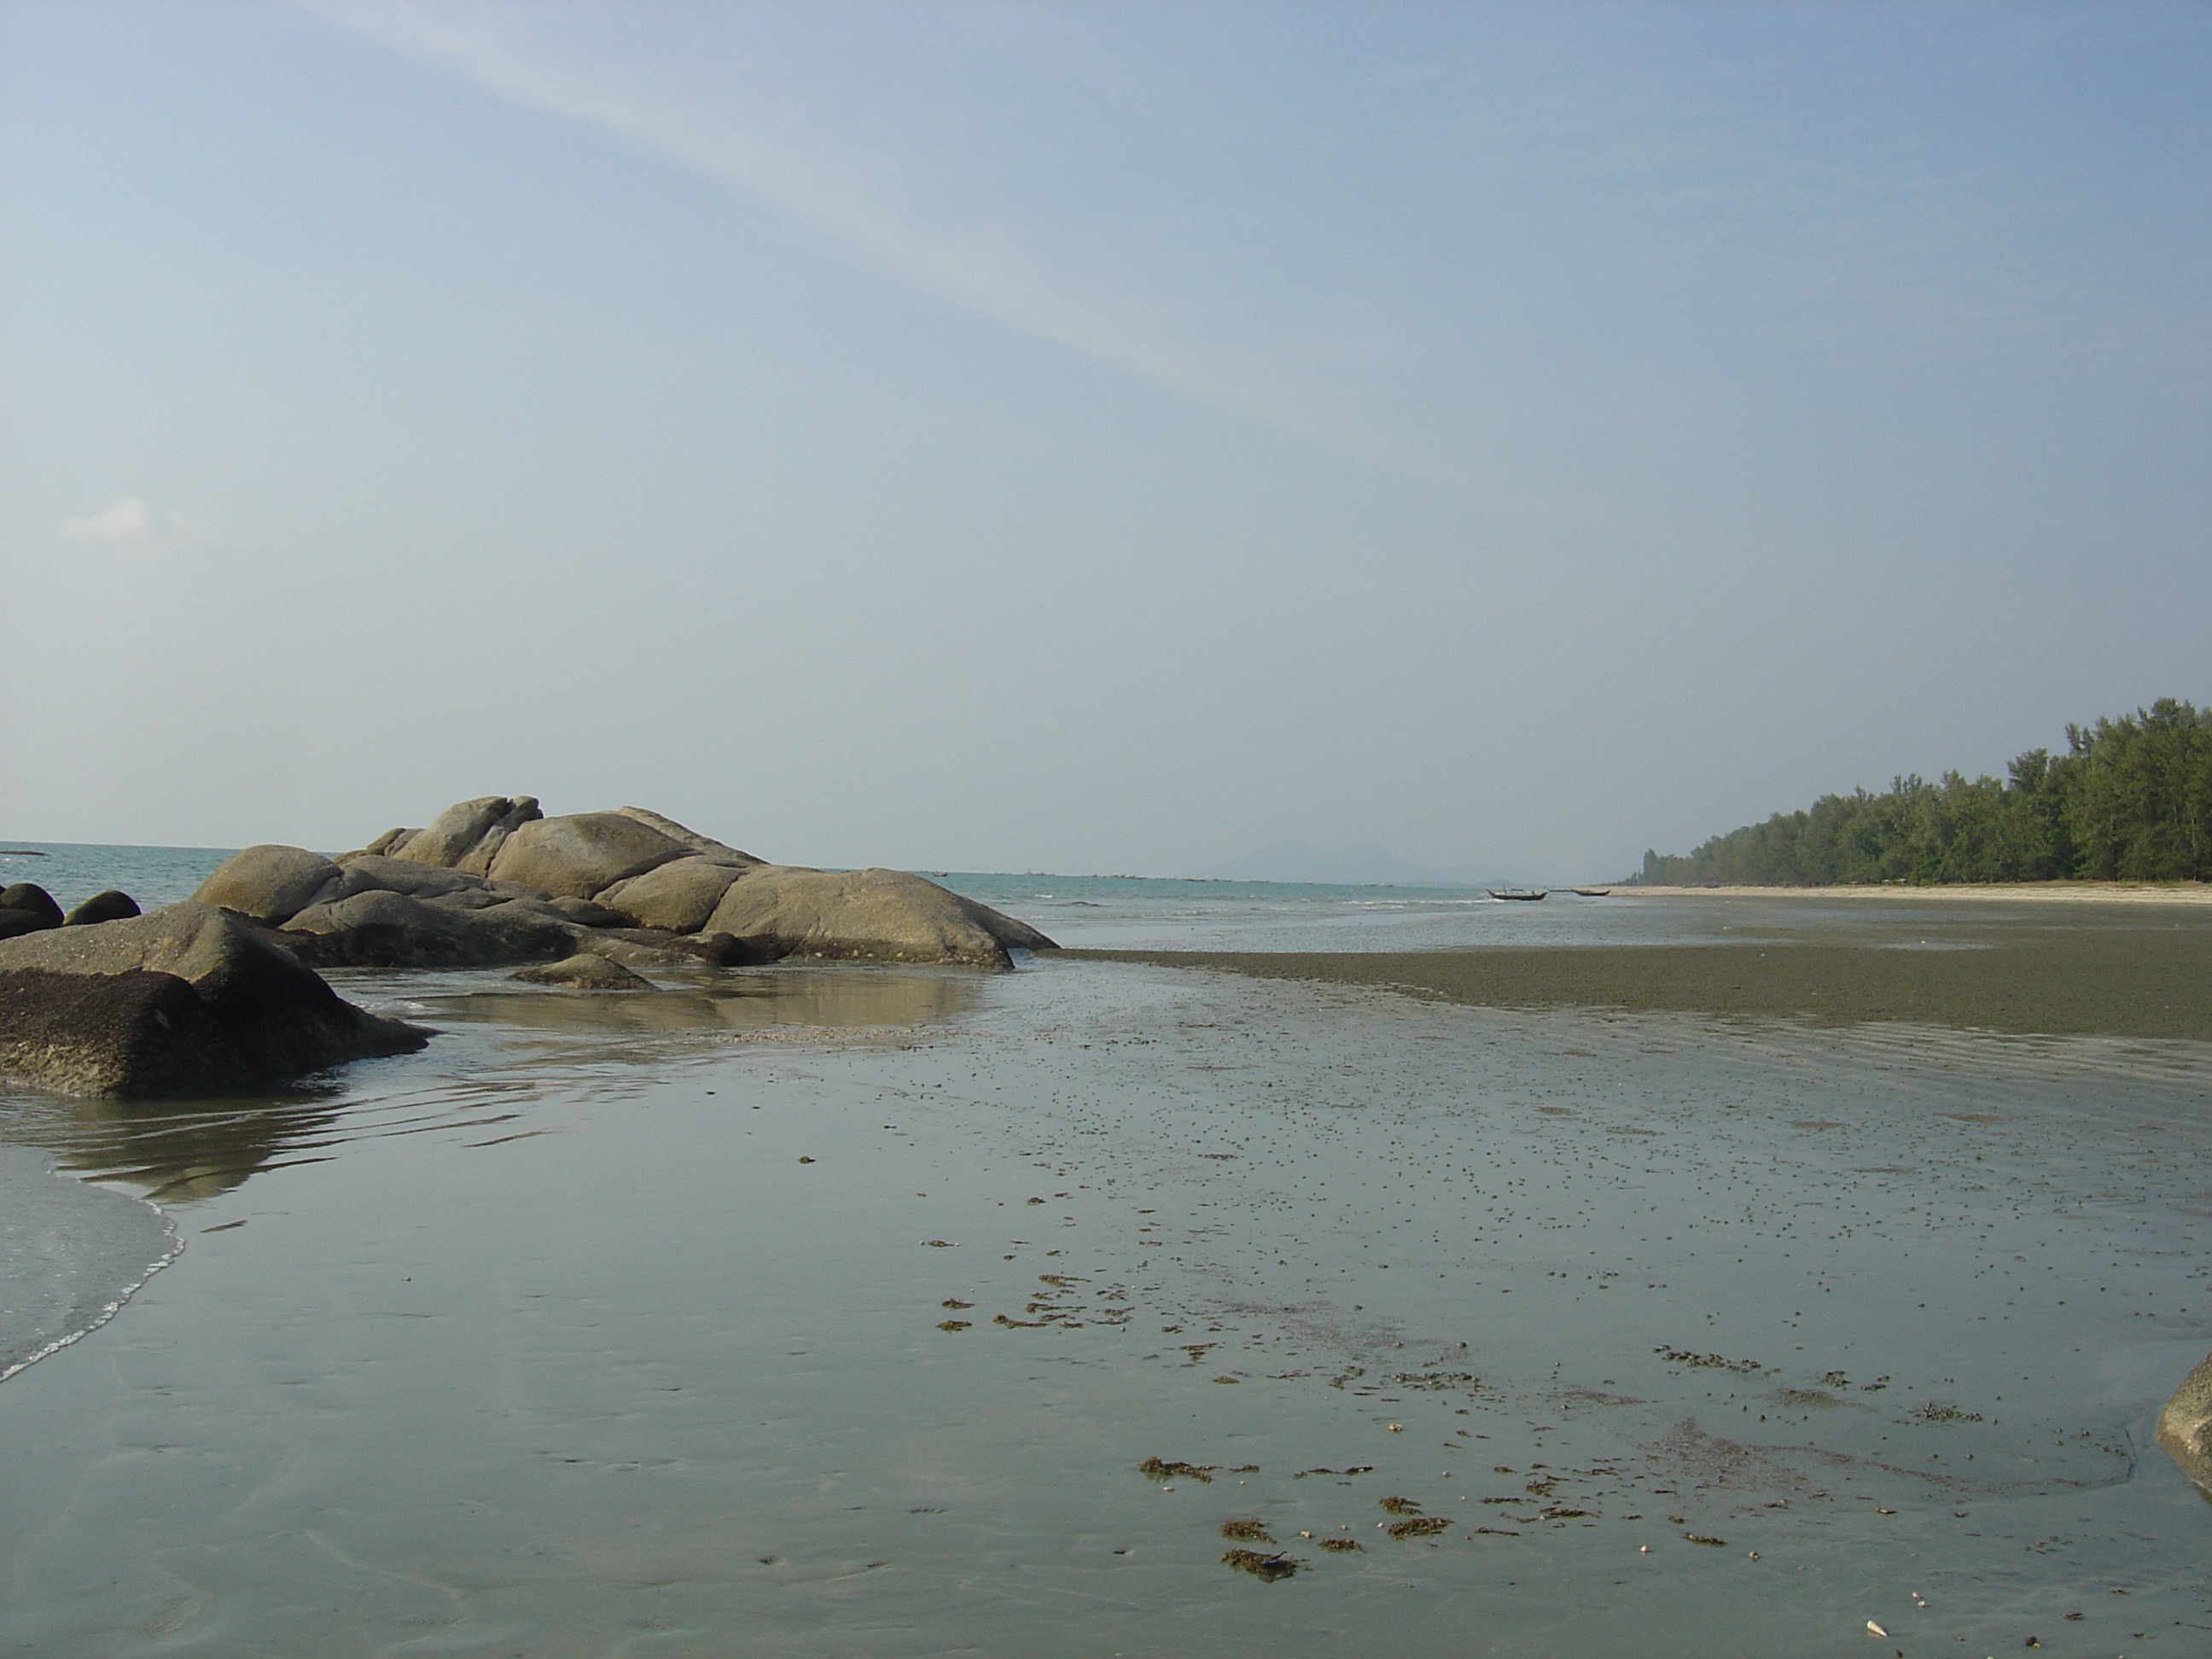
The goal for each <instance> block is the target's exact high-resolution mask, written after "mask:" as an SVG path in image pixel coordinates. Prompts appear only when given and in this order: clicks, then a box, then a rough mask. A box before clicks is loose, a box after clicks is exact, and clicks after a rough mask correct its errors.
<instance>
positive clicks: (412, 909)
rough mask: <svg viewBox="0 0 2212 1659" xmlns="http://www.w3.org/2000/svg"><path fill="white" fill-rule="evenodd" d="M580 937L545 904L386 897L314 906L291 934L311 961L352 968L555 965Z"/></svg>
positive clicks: (289, 937)
mask: <svg viewBox="0 0 2212 1659" xmlns="http://www.w3.org/2000/svg"><path fill="white" fill-rule="evenodd" d="M577 932H578V929H577V928H576V927H575V925H574V923H572V922H568V921H563V920H562V919H561V918H560V917H559V916H558V915H556V914H554V913H552V911H551V907H550V906H549V905H546V904H545V903H544V902H543V901H538V902H532V901H529V900H523V899H503V900H500V901H498V902H495V903H492V904H489V905H485V906H483V907H481V908H464V907H462V906H459V905H453V904H449V903H445V902H438V901H434V900H427V899H420V898H415V897H412V896H409V895H407V894H405V893H392V892H385V891H373V892H366V893H356V894H354V895H352V896H349V897H347V898H343V899H341V900H339V901H338V902H337V903H335V904H315V905H311V906H309V907H308V908H307V909H305V910H302V911H301V913H300V914H299V915H296V916H294V917H293V918H292V919H291V921H290V922H289V924H287V926H286V927H285V930H284V933H285V938H286V939H287V942H288V943H290V944H291V945H293V948H295V950H297V951H299V953H300V955H301V957H304V958H306V959H307V961H310V962H313V963H319V964H320V965H322V966H325V967H338V966H344V967H349V968H497V967H505V966H508V965H511V964H513V963H525V962H551V961H556V960H558V959H559V958H560V957H565V956H568V955H569V954H571V953H572V952H573V951H574V950H575V948H576V934H577Z"/></svg>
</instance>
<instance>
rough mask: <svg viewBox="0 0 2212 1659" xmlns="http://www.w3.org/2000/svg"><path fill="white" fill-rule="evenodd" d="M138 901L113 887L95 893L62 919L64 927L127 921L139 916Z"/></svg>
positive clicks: (91, 925)
mask: <svg viewBox="0 0 2212 1659" xmlns="http://www.w3.org/2000/svg"><path fill="white" fill-rule="evenodd" d="M138 913H139V912H138V901H137V899H135V898H132V897H131V895H130V894H128V893H118V892H117V891H116V890H114V889H113V888H112V887H111V888H109V889H108V890H106V892H104V893H94V895H93V896H91V897H90V898H88V899H87V900H86V901H85V902H83V903H82V904H80V905H78V906H77V907H76V909H74V910H72V911H70V913H69V914H68V915H65V916H64V917H63V918H62V926H63V927H95V926H97V925H98V924H99V923H100V922H103V921H128V920H129V919H130V918H131V917H132V916H135V915H137V914H138Z"/></svg>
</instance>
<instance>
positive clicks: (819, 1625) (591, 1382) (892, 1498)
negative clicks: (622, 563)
mask: <svg viewBox="0 0 2212 1659" xmlns="http://www.w3.org/2000/svg"><path fill="white" fill-rule="evenodd" d="M342 988H343V989H344V990H345V992H346V994H349V995H352V996H355V997H356V998H359V999H361V1000H365V1001H368V1002H369V1003H371V1004H372V1005H374V1006H380V1007H381V1008H384V1009H386V1010H389V1011H394V1012H403V1013H405V1014H407V1015H408V1016H409V1017H410V1018H418V1019H421V1020H423V1021H425V1022H427V1023H428V1024H434V1025H436V1026H438V1027H440V1028H441V1030H443V1031H444V1032H445V1033H446V1035H445V1036H441V1038H439V1039H438V1040H437V1041H436V1042H435V1043H434V1044H433V1045H432V1047H431V1048H430V1049H429V1050H428V1053H427V1054H424V1055H421V1056H415V1057H409V1058H403V1059H399V1060H390V1061H380V1062H376V1063H374V1064H372V1065H368V1066H361V1067H358V1068H356V1069H354V1070H352V1071H350V1072H349V1073H345V1074H344V1075H343V1077H342V1078H341V1079H338V1080H337V1082H336V1083H335V1084H332V1085H329V1086H327V1087H325V1088H322V1089H308V1090H302V1091H296V1092H294V1093H291V1094H288V1095H285V1096H282V1097H274V1098H271V1099H268V1100H257V1101H238V1102H210V1103H194V1104H192V1105H191V1106H186V1107H178V1106H155V1107H144V1106H139V1107H125V1106H118V1105H114V1104H112V1103H109V1104H100V1103H79V1102H69V1101H64V1100H58V1099H55V1098H52V1097H35V1096H28V1095H15V1096H8V1097H0V1139H4V1140H5V1141H6V1142H7V1143H9V1144H10V1145H12V1146H15V1147H16V1148H19V1149H22V1148H29V1149H38V1150H42V1151H44V1152H46V1153H47V1154H49V1155H50V1156H52V1158H54V1159H56V1160H57V1161H58V1164H59V1167H60V1169H61V1170H62V1171H63V1173H64V1176H66V1177H67V1178H68V1179H70V1181H72V1182H85V1181H90V1182H94V1183H96V1188H95V1190H97V1189H99V1188H104V1189H106V1190H104V1191H97V1196H98V1198H99V1200H100V1202H99V1203H98V1204H96V1205H94V1206H92V1208H91V1211H90V1212H88V1213H87V1215H86V1216H85V1217H83V1218H81V1219H80V1220H77V1221H72V1220H70V1218H71V1217H76V1213H77V1210H76V1206H63V1207H64V1210H66V1211H67V1214H66V1215H65V1216H64V1218H63V1219H62V1220H61V1221H58V1222H57V1223H56V1224H55V1225H56V1226H57V1227H58V1228H59V1229H61V1230H62V1231H66V1229H67V1227H68V1226H69V1225H82V1227H84V1228H86V1229H90V1230H94V1231H97V1230H99V1229H100V1228H107V1229H109V1230H110V1232H109V1233H103V1234H101V1235H100V1237H103V1238H106V1239H108V1242H109V1244H110V1247H111V1248H110V1249H109V1251H108V1254H109V1255H113V1254H114V1253H115V1250H116V1249H123V1248H124V1247H123V1246H120V1245H117V1244H115V1243H114V1240H115V1239H117V1238H120V1237H123V1236H124V1235H125V1233H129V1234H130V1236H131V1237H133V1238H139V1237H143V1244H142V1245H138V1246H133V1247H131V1248H140V1249H143V1250H144V1251H146V1252H149V1253H155V1252H157V1251H159V1250H166V1249H170V1248H173V1246H170V1245H169V1244H167V1243H165V1240H166V1239H167V1236H168V1235H167V1231H165V1230H164V1229H162V1228H160V1227H155V1226H151V1225H149V1224H148V1222H147V1220H146V1219H145V1214H146V1212H143V1211H141V1210H139V1209H138V1208H137V1206H122V1205H120V1204H119V1203H118V1200H116V1199H115V1198H114V1196H113V1194H117V1193H128V1194H144V1195H150V1196H151V1197H152V1198H153V1200H155V1202H156V1203H157V1204H158V1205H159V1206H161V1209H162V1210H163V1211H165V1212H167V1216H168V1218H169V1222H170V1225H171V1227H173V1231H174V1234H175V1236H176V1237H179V1238H180V1239H181V1241H182V1243H183V1244H184V1246H185V1248H184V1249H183V1251H182V1254H181V1255H179V1256H178V1257H177V1259H176V1260H175V1261H173V1263H171V1264H170V1265H168V1266H167V1267H165V1268H164V1269H163V1270H162V1271H161V1272H159V1273H155V1275H154V1276H153V1277H152V1278H151V1279H148V1280H147V1281H146V1282H145V1283H144V1285H143V1288H140V1289H138V1290H137V1292H136V1294H135V1296H134V1297H132V1298H131V1300H130V1302H129V1303H128V1304H127V1305H125V1306H124V1307H123V1308H122V1309H121V1311H120V1312H119V1313H118V1315H117V1316H115V1317H114V1318H113V1319H112V1321H111V1322H107V1323H106V1324H105V1325H104V1326H102V1327H101V1328H98V1329H96V1330H94V1331H92V1332H91V1334H88V1335H87V1336H85V1337H84V1338H83V1340H80V1341H76V1342H75V1343H74V1344H72V1345H70V1346H66V1347H63V1348H61V1349H59V1350H58V1351H57V1352H52V1353H51V1354H50V1355H48V1357H46V1358H43V1359H40V1361H39V1362H38V1363H37V1364H33V1365H30V1366H29V1367H28V1368H27V1369H26V1370H22V1371H21V1372H20V1373H19V1374H18V1375H16V1376H13V1377H12V1378H10V1379H9V1380H8V1381H7V1382H6V1383H4V1384H0V1470H4V1480H5V1490H6V1491H7V1492H8V1493H9V1502H8V1503H7V1504H5V1505H4V1508H0V1574H4V1577H0V1585H4V1589H5V1593H4V1596H0V1653H7V1654H20V1655H25V1656H31V1655H36V1656H40V1659H61V1656H102V1659H109V1656H141V1655H143V1656H152V1655H157V1654H159V1655H172V1654H178V1655H209V1656H226V1659H227V1656H246V1655H256V1656H258V1655H272V1656H276V1655H281V1656H300V1655H315V1656H325V1655H329V1656H351V1655H416V1654H420V1655H433V1654H435V1655H450V1654H484V1655H501V1656H507V1655H526V1656H530V1659H569V1656H579V1659H580V1656H602V1655H608V1656H611V1655H624V1656H629V1655H638V1656H645V1655H669V1656H722V1655H731V1654H738V1653H743V1654H747V1655H784V1654H790V1655H824V1656H828V1655H836V1656H844V1655H852V1656H863V1655H865V1656H895V1655H902V1654H914V1655H936V1654H947V1653H961V1654H975V1655H985V1656H1009V1659H1012V1656H1034V1655H1036V1654H1039V1653H1043V1652H1051V1653H1054V1654H1064V1655H1067V1656H1071V1659H1073V1656H1092V1655H1096V1656H1100V1659H1108V1656H1125V1659H1139V1656H1146V1659H1152V1656H1158V1659H1170V1656H1188V1655H1199V1654H1206V1655H1244V1654H1250V1655H1255V1656H1256V1655H1268V1656H1285V1659H1289V1656H1307V1655H1324V1654H1326V1655H1338V1654H1346V1655H1349V1654H1361V1655H1367V1654H1376V1653H1389V1652H1394V1651H1400V1650H1403V1651H1407V1652H1424V1651H1425V1652H1437V1651H1442V1652H1448V1653H1451V1654H1455V1655H1462V1654H1464V1655H1489V1654H1497V1655H1507V1654H1511V1655H1515V1656H1562V1659H1565V1656H1613V1655H1621V1656H1629V1655H1636V1656H1674V1655H1680V1656H1684V1659H1689V1656H1719V1655H1745V1656H1751V1655H1758V1656H1772V1655H1781V1654H1787V1655H1802V1656H1823V1655H1829V1654H1835V1655H1844V1654H1850V1655H1859V1654H1879V1655H1887V1654H1890V1653H1893V1652H1901V1653H1905V1654H1907V1655H1911V1656H1922V1655H1937V1654H1971V1655H1973V1656H1976V1659H1982V1656H1991V1655H1996V1654H2001V1653H2005V1652H2012V1651H2020V1650H2024V1649H2027V1648H2030V1647H2038V1648H2039V1649H2040V1650H2042V1651H2044V1652H2046V1653H2051V1654H2054V1655H2057V1654H2066V1655H2100V1656H2104V1655H2136V1654H2143V1655H2157V1654H2168V1655H2197V1654H2203V1653H2206V1652H2212V1587H2208V1583H2207V1577H2206V1564H2207V1559H2208V1547H2212V1506H2208V1505H2207V1504H2206V1502H2205V1500H2204V1499H2203V1498H2201V1497H2200V1496H2198V1495H2197V1492H2195V1491H2194V1489H2192V1488H2191V1487H2190V1486H2188V1485H2187V1483H2186V1482H2185V1481H2184V1480H2182V1479H2181V1477H2180V1476H2179V1474H2178V1473H2177V1472H2176V1471H2175V1470H2174V1469H2173V1468H2172V1466H2171V1465H2170V1464H2169V1463H2168V1462H2167V1461H2166V1458H2165V1457H2164V1456H2163V1455H2161V1454H2160V1453H2159V1452H2158V1451H2157V1450H2156V1449H2154V1447H2153V1446H2152V1444H2151V1441H2150V1425H2151V1421H2152V1419H2153V1417H2154V1413H2155V1411H2156V1409H2157V1407H2158V1405H2159V1403H2160V1401H2162V1399H2163V1398H2164V1396H2165V1395H2166V1393H2167V1392H2169V1391H2170V1390H2171V1389H2172V1387H2173V1386H2174V1385H2175V1384H2176V1383H2178V1382H2179V1379H2180V1377H2181V1376H2183V1374H2184V1373H2185V1372H2186V1371H2187V1370H2189V1368H2190V1367H2191V1365H2192V1364H2195V1363H2196V1361H2197V1359H2198V1358H2201V1357H2202V1355H2203V1352H2204V1351H2205V1349H2206V1348H2207V1347H2208V1346H2212V1285H2208V1283H2207V1282H2206V1270H2207V1263H2206V1261H2205V1258H2204V1256H2203V1251H2202V1248H2201V1241H2202V1238H2203V1230H2204V1228H2205V1226H2206V1225H2207V1218H2208V1217H2212V1174H2208V1171H2212V1161H2208V1159H2207V1158H2206V1153H2207V1151H2208V1140H2212V1135H2208V1129H2209V1128H2212V1103H2208V1094H2209V1093H2212V1054H2208V1053H2207V1052H2206V1050H2205V1048H2203V1045H2196V1044H2187V1043H2150V1042H2112V1041H2105V1040H2092V1039H2068V1040H2063V1041H2061V1040H2048V1039H2029V1038H2001V1037H1993V1036H1976V1035H1972V1034H1966V1033H1959V1032H1949V1031H1942V1030H1931V1029H1926V1028H1917V1027H1906V1026H1882V1027H1861V1028H1857V1029H1850V1030H1819V1029H1814V1028H1811V1027H1808V1026H1804V1025H1800V1024H1792V1023H1788V1022H1780V1021H1751V1020H1746V1021H1738V1022H1720V1021H1712V1020H1705V1019H1699V1018H1693V1017H1689V1016H1679V1015H1637V1016H1630V1015H1603V1014H1597V1013H1581V1012H1545V1013H1516V1012H1502V1011H1497V1010H1486V1009H1480V1008H1469V1007H1461V1006H1440V1005H1436V1004H1431V1003H1426V1002H1422V1001H1419V1000H1413V999H1410V998H1404V997H1397V996H1392V995H1389V994H1382V993H1376V992H1372V991H1352V990H1345V989H1340V988H1333V987H1326V986H1312V985H1301V984H1295V983H1279V982H1266V981H1249V980H1239V979H1234V978H1230V977H1226V976H1218V975H1210V974H1196V973H1188V972H1181V971H1177V970H1174V969H1158V968H1148V967H1140V966H1125V965H1121V964H1112V963H1085V962H1073V961H1060V962H1042V963H1036V964H1035V965H1033V966H1031V967H1030V968H1028V969H1025V970H1024V971H1022V972H1020V973H1018V974H1015V975H1006V976H1001V977H996V978H993V977H987V976H981V975H968V974H964V973H958V972H952V971H931V970H919V969H916V970H906V969H774V970H766V971H763V972H762V973H760V974H757V975H743V976H734V977H732V976H725V977H722V978H720V979H716V980H714V981H708V980H705V979H702V980H699V981H696V982H692V983H687V984H684V985H673V984H671V988H670V989H668V990H666V991H665V992H664V993H659V994H654V995H653V996H649V997H647V996H640V997H635V998H629V999H625V998H623V997H617V996H607V995H592V994H566V993H559V992H542V993H541V992H520V991H518V990H517V989H516V988H515V987H513V986H511V985H509V984H507V982H506V981H503V980H502V979H501V978H500V977H499V976H497V975H453V976H447V977H442V978H438V979H435V980H419V979H408V978H402V977H400V976H396V975H356V976H354V977H352V978H351V979H349V980H347V981H345V982H344V983H343V986H342ZM19 1161H20V1159H19ZM43 1178H44V1179H47V1180H53V1179H55V1178H54V1177H43ZM126 1212H127V1214H126ZM131 1229H136V1230H137V1231H135V1232H131ZM111 1235H112V1237H111ZM126 1253H127V1252H126ZM93 1254H95V1255H96V1254H97V1253H96V1252H94V1253H93ZM64 1255H66V1252H64ZM100 1260H101V1261H106V1257H105V1256H102V1257H100ZM115 1271H116V1272H117V1273H118V1274H120V1275H121V1277H122V1278H128V1277H129V1275H128V1274H124V1273H122V1272H121V1270H120V1269H119V1268H118V1269H115ZM118 1282H119V1281H118ZM79 1299H80V1300H82V1297H79ZM1148 1462H1150V1463H1151V1464H1152V1467H1151V1468H1150V1470H1149V1472H1147V1470H1146V1467H1145V1466H1146V1465H1147V1463H1148ZM1438 1523H1442V1524H1438ZM1225 1526H1226V1527H1228V1528H1230V1530H1229V1532H1228V1533H1227V1534H1225V1532H1224V1528H1225ZM1394 1528H1395V1534H1394ZM1332 1542H1333V1543H1334V1546H1335V1547H1328V1546H1329V1545H1330V1544H1331V1543H1332ZM1348 1546H1356V1547H1348ZM1236 1550H1245V1551H1249V1552H1250V1556H1249V1558H1248V1559H1245V1560H1244V1561H1243V1567H1245V1568H1249V1567H1253V1566H1258V1567H1260V1568H1261V1569H1262V1570H1261V1571H1245V1570H1241V1569H1240V1567H1239V1565H1237V1563H1236V1562H1234V1561H1225V1559H1224V1558H1225V1555H1226V1554H1228V1553H1230V1552H1231V1551H1236Z"/></svg>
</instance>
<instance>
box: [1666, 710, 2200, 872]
mask: <svg viewBox="0 0 2212 1659" xmlns="http://www.w3.org/2000/svg"><path fill="white" fill-rule="evenodd" d="M2206 880H2212V708H2204V709H2201V710H2200V709H2198V708H2197V707H2196V706H2195V705H2194V704H2192V703H2186V702H2176V701H2174V700H2173V699H2172V698H2171V697H2162V698H2160V700H2159V701H2158V702H2154V703H2153V704H2152V705H2151V706H2150V707H2149V708H2139V709H2137V710H2136V712H2135V713H2134V714H2123V715H2121V716H2120V717H2119V718H2118V720H2099V721H2098V722H2097V723H2096V724H2095V725H2094V726H2068V727H2067V728H2066V752H2065V753H2064V754H2063V755H2053V754H2052V753H2051V751H2050V750H2047V749H2031V750H2028V751H2027V753H2026V754H2024V755H2022V756H2021V757H2018V758H2017V759H2016V760H2015V761H2014V762H2013V763H2012V764H2011V765H2010V766H2009V767H2008V768H2007V769H2006V775H2005V776H2004V777H2003V778H2002V779H1999V778H1990V777H1981V778H1974V779H1972V780H1969V779H1967V778H1965V777H1963V776H1961V775H1960V774H1958V773H1956V772H1946V773H1945V774H1944V775H1942V777H1941V778H1940V779H1938V780H1937V781H1935V782H1933V783H1930V782H1929V781H1927V780H1926V779H1925V778H1921V777H1917V776H1915V777H1904V778H1899V779H1896V780H1895V781H1893V782H1892V783H1891V785H1890V787H1888V788H1887V790H1884V791H1883V792H1882V793H1880V794H1872V793H1869V792H1868V791H1866V790H1864V789H1857V790H1854V791H1853V792H1852V793H1850V794H1848V795H1823V796H1821V797H1820V799H1818V800H1816V801H1814V803H1813V805H1811V806H1810V807H1808V808H1807V809H1806V810H1804V811H1797V812H1778V813H1776V814H1775V815H1774V816H1773V817H1771V818H1769V819H1767V820H1766V822H1765V823H1749V824H1746V825H1745V826H1744V827H1743V828H1742V829H1731V830H1729V832H1728V833H1727V834H1726V835H1723V836H1714V837H1713V838H1712V839H1711V841H1709V842H1705V845H1704V846H1702V847H1700V848H1698V849H1697V850H1696V851H1694V852H1692V853H1689V854H1684V855H1682V856H1680V857H1662V856H1661V855H1660V854H1657V853H1646V854H1644V869H1643V872H1642V873H1641V874H1639V875H1636V876H1632V877H1630V878H1629V882H1630V884H1632V885H1641V886H1709V885H1718V886H1739V885H1741V886H1790V887H1821V886H1828V885H1832V884H1838V883H1846V882H1913V883H1929V882H1977V881H2206Z"/></svg>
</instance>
